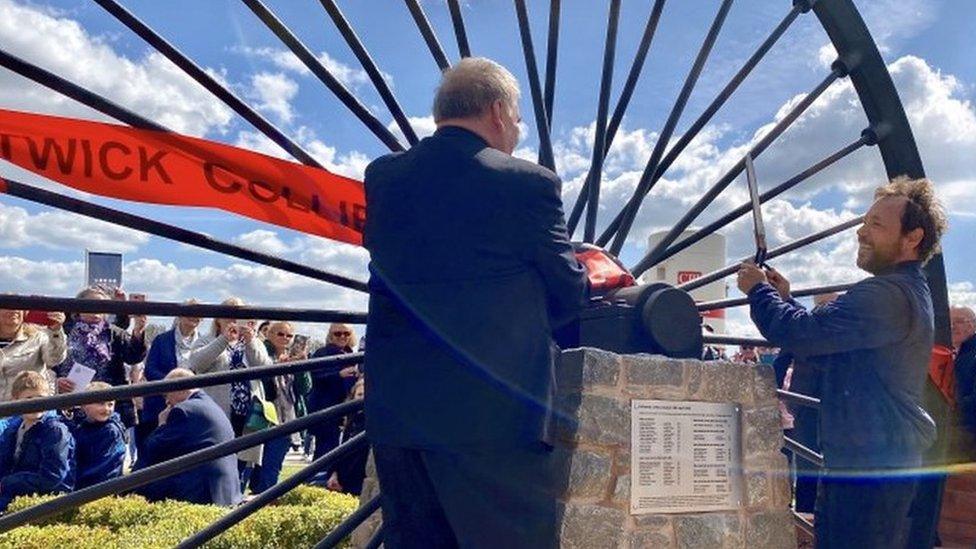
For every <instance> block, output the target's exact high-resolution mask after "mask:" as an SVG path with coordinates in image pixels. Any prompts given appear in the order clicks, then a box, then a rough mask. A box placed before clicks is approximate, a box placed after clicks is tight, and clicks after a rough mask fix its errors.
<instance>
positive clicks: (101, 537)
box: [0, 524, 134, 549]
mask: <svg viewBox="0 0 976 549" xmlns="http://www.w3.org/2000/svg"><path fill="white" fill-rule="evenodd" d="M116 538H117V536H116V535H115V533H113V532H112V531H111V530H109V529H108V528H89V527H87V526H80V525H76V524H51V525H48V526H22V527H20V528H16V529H14V530H11V531H9V532H5V533H3V534H0V548H3V549H54V548H57V547H71V548H72V549H116V548H118V549H121V547H122V546H120V545H119V544H118V542H117V540H116ZM130 547H134V546H130Z"/></svg>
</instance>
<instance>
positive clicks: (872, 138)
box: [656, 128, 878, 263]
mask: <svg viewBox="0 0 976 549" xmlns="http://www.w3.org/2000/svg"><path fill="white" fill-rule="evenodd" d="M877 140H878V136H877V134H876V133H875V132H874V130H872V129H870V128H869V129H866V130H864V131H863V132H862V133H861V137H860V138H859V139H858V140H857V141H854V142H853V143H851V144H849V145H846V146H844V147H843V148H842V149H840V150H838V151H837V152H835V153H833V154H831V155H830V156H828V157H826V158H824V159H823V160H820V161H819V162H817V163H815V164H813V165H812V166H810V167H809V168H807V169H805V170H803V171H802V172H800V173H798V174H796V175H794V176H793V177H791V178H790V179H787V180H786V181H784V182H783V183H780V184H779V185H777V186H775V187H773V188H772V189H770V190H768V191H766V192H764V193H762V194H761V195H759V201H760V202H761V203H763V204H765V203H766V202H768V201H770V200H772V199H773V198H775V197H777V196H779V195H780V194H782V193H784V192H786V191H788V190H789V189H792V188H793V187H795V186H796V185H798V184H799V183H801V182H803V181H806V180H807V179H809V178H810V177H813V176H814V175H816V174H817V173H819V172H820V171H822V170H823V169H825V168H827V167H828V166H830V165H832V164H834V163H835V162H837V161H838V160H840V159H841V158H844V157H845V156H847V155H849V154H851V153H852V152H854V151H856V150H859V149H860V148H861V147H864V146H867V145H874V144H875V143H877ZM750 208H751V204H749V203H746V204H743V205H741V206H739V207H738V208H736V209H734V210H732V211H731V212H729V213H727V214H725V215H723V216H722V217H721V218H719V219H717V220H716V221H713V222H712V223H709V224H708V225H707V226H705V227H702V228H701V229H699V230H698V231H696V232H695V233H694V234H692V235H689V236H687V237H685V238H684V239H682V240H680V241H678V242H676V243H675V244H673V245H672V246H671V247H669V248H668V249H667V250H665V251H664V252H662V253H661V255H660V257H658V258H657V260H656V263H660V262H662V261H665V260H666V259H668V258H670V257H672V256H674V255H675V254H677V253H679V252H681V251H682V250H685V249H686V248H688V247H690V246H693V245H694V244H696V243H697V242H699V241H701V240H702V239H704V238H706V237H708V235H710V234H712V233H714V232H715V231H718V230H719V229H721V228H723V227H725V226H727V225H729V224H730V223H732V222H733V221H735V220H736V219H738V218H740V217H742V216H743V215H745V214H747V213H749V210H750Z"/></svg>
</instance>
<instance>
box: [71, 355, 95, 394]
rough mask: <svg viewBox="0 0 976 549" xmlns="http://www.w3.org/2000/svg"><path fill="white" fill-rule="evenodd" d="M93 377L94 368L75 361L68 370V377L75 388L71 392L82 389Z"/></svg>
mask: <svg viewBox="0 0 976 549" xmlns="http://www.w3.org/2000/svg"><path fill="white" fill-rule="evenodd" d="M94 377H95V370H94V369H92V368H89V367H88V366H85V365H84V364H80V363H78V362H75V363H74V364H73V365H72V366H71V370H69V371H68V379H69V380H71V382H72V383H74V384H75V389H74V391H72V392H77V391H84V390H85V387H88V384H89V383H91V380H92V378H94Z"/></svg>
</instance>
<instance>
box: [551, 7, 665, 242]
mask: <svg viewBox="0 0 976 549" xmlns="http://www.w3.org/2000/svg"><path fill="white" fill-rule="evenodd" d="M664 2H665V0H656V1H655V2H654V7H653V8H652V10H651V15H650V16H649V17H648V18H647V25H645V27H644V35H643V36H642V37H641V41H640V44H639V45H638V46H637V55H635V56H634V62H633V63H631V65H630V73H628V74H627V81H626V82H624V88H623V90H622V91H621V92H620V98H619V99H618V100H617V106H616V107H615V108H614V110H613V116H611V117H610V123H609V124H607V137H606V139H605V143H604V150H603V155H604V156H606V155H607V154H609V152H610V146H611V145H612V144H613V138H614V137H616V136H617V129H618V128H620V123H621V121H623V119H624V113H625V112H626V111H627V106H628V105H629V104H630V99H631V97H632V96H633V95H634V89H635V88H636V87H637V81H638V80H639V79H640V75H641V71H642V70H643V69H644V61H645V60H646V59H647V52H648V51H649V50H650V49H651V41H652V40H653V39H654V33H655V32H656V30H657V24H658V22H659V21H660V20H661V12H662V11H663V10H664ZM596 175H597V174H595V173H594V171H593V168H592V166H591V168H590V170H589V172H587V174H586V179H585V180H584V182H583V187H582V188H581V189H580V192H579V195H577V196H576V203H575V204H573V209H572V211H571V212H570V214H569V220H568V221H567V223H566V227H567V228H568V230H569V234H570V235H572V234H573V233H574V232H576V225H577V224H578V223H579V220H580V217H582V215H583V207H584V206H585V205H586V197H587V196H588V195H589V192H590V191H589V188H590V185H592V184H593V179H594V178H595V177H596Z"/></svg>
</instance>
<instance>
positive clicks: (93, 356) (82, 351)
mask: <svg viewBox="0 0 976 549" xmlns="http://www.w3.org/2000/svg"><path fill="white" fill-rule="evenodd" d="M76 297H77V298H78V299H111V298H110V297H109V295H108V294H107V293H105V291H103V290H101V289H100V288H95V287H92V288H85V289H84V290H82V291H81V292H79V293H78V295H77V296H76ZM105 316H106V315H104V314H102V313H80V314H76V315H72V317H71V318H69V319H68V321H67V323H66V324H65V329H64V331H65V333H66V334H67V345H68V353H67V358H65V360H64V361H63V362H62V363H61V364H60V365H58V366H57V367H56V368H55V372H56V373H57V377H58V379H57V388H58V392H59V393H70V392H73V391H75V390H76V389H78V387H75V384H74V382H73V381H71V380H70V379H68V377H67V376H68V373H69V372H70V371H71V368H72V367H73V366H74V365H75V364H80V365H82V366H85V367H88V368H91V369H92V370H95V375H94V377H93V378H92V381H104V382H105V383H108V384H109V385H113V386H119V385H128V383H129V382H128V379H127V378H126V369H125V365H126V364H129V365H133V364H138V363H139V362H141V361H142V359H144V358H145V357H146V345H145V340H144V339H143V337H144V334H143V332H144V330H145V328H146V316H145V315H136V316H133V317H131V318H132V334H131V335H130V334H129V332H127V331H125V330H123V329H122V328H120V327H119V326H116V325H114V324H110V323H109V322H108V321H107V320H106V318H105ZM115 411H116V412H118V414H119V416H120V417H121V418H122V423H123V424H124V425H125V426H126V428H129V427H132V426H133V425H135V424H136V423H137V420H136V411H135V406H134V405H133V403H132V400H131V399H124V400H118V401H116V403H115Z"/></svg>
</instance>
